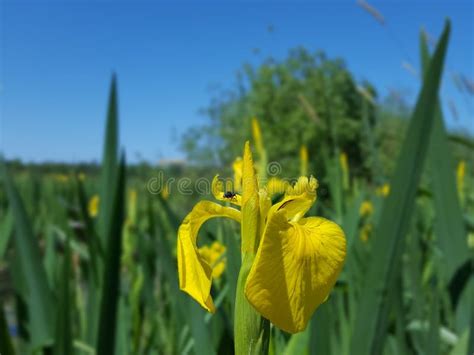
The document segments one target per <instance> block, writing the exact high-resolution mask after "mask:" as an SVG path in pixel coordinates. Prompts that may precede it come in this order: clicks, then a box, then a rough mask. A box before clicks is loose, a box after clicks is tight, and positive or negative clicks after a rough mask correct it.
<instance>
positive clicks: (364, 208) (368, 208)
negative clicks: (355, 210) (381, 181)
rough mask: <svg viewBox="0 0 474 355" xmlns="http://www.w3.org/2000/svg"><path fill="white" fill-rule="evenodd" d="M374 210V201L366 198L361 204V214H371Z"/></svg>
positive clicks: (363, 215)
mask: <svg viewBox="0 0 474 355" xmlns="http://www.w3.org/2000/svg"><path fill="white" fill-rule="evenodd" d="M373 212H374V205H373V204H372V202H370V201H368V200H366V201H364V202H362V203H361V204H360V208H359V215H360V216H361V217H366V216H370V215H371V214H372V213H373Z"/></svg>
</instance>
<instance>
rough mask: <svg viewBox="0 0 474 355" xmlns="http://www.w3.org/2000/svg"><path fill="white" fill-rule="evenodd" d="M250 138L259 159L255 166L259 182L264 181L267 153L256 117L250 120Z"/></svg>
mask: <svg viewBox="0 0 474 355" xmlns="http://www.w3.org/2000/svg"><path fill="white" fill-rule="evenodd" d="M252 136H253V140H254V142H255V147H256V148H257V153H258V158H259V163H258V165H257V170H258V174H259V178H260V179H261V181H265V180H266V178H267V163H268V160H267V151H266V150H265V146H264V144H263V138H262V130H261V129H260V124H259V123H258V120H257V118H256V117H254V118H252Z"/></svg>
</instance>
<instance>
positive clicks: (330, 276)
mask: <svg viewBox="0 0 474 355" xmlns="http://www.w3.org/2000/svg"><path fill="white" fill-rule="evenodd" d="M345 256H346V240H345V237H344V232H343V231H342V230H341V228H340V227H339V226H338V225H337V224H336V223H334V222H331V221H329V220H327V219H324V218H319V217H310V218H304V219H301V220H300V221H298V222H288V220H287V216H286V213H285V211H284V210H282V211H278V212H276V213H274V214H273V215H272V218H271V219H270V220H269V221H268V224H267V226H266V228H265V233H264V235H263V238H262V240H261V244H260V247H259V249H258V252H257V255H256V257H255V261H254V264H253V266H252V269H251V270H250V273H249V276H248V279H247V283H246V286H245V295H246V297H247V299H248V301H249V302H250V303H251V304H252V305H253V307H254V308H255V309H256V310H257V311H258V312H259V313H260V314H262V315H263V316H264V317H265V318H267V319H269V320H270V321H271V322H272V323H273V324H275V325H276V326H277V327H279V328H280V329H283V330H284V331H286V332H289V333H296V332H300V331H303V330H304V329H305V328H306V326H307V324H308V321H309V319H310V318H311V316H312V314H313V312H314V311H315V310H316V308H317V307H318V306H319V305H320V304H321V303H322V302H324V301H325V299H326V298H327V297H328V295H329V292H330V291H331V289H332V288H333V286H334V284H335V283H336V279H337V277H338V275H339V273H340V271H341V269H342V266H343V264H344V259H345Z"/></svg>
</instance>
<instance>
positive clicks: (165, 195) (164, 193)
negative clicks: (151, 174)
mask: <svg viewBox="0 0 474 355" xmlns="http://www.w3.org/2000/svg"><path fill="white" fill-rule="evenodd" d="M161 197H162V198H163V200H167V199H168V198H169V197H170V189H169V187H168V184H164V185H163V188H162V189H161Z"/></svg>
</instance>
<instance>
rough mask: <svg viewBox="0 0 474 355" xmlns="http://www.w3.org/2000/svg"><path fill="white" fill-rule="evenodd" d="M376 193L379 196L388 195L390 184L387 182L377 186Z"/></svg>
mask: <svg viewBox="0 0 474 355" xmlns="http://www.w3.org/2000/svg"><path fill="white" fill-rule="evenodd" d="M375 193H376V194H377V195H378V196H383V197H387V196H388V195H389V194H390V185H389V184H387V183H385V184H383V185H382V186H379V187H377V189H376V190H375Z"/></svg>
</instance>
